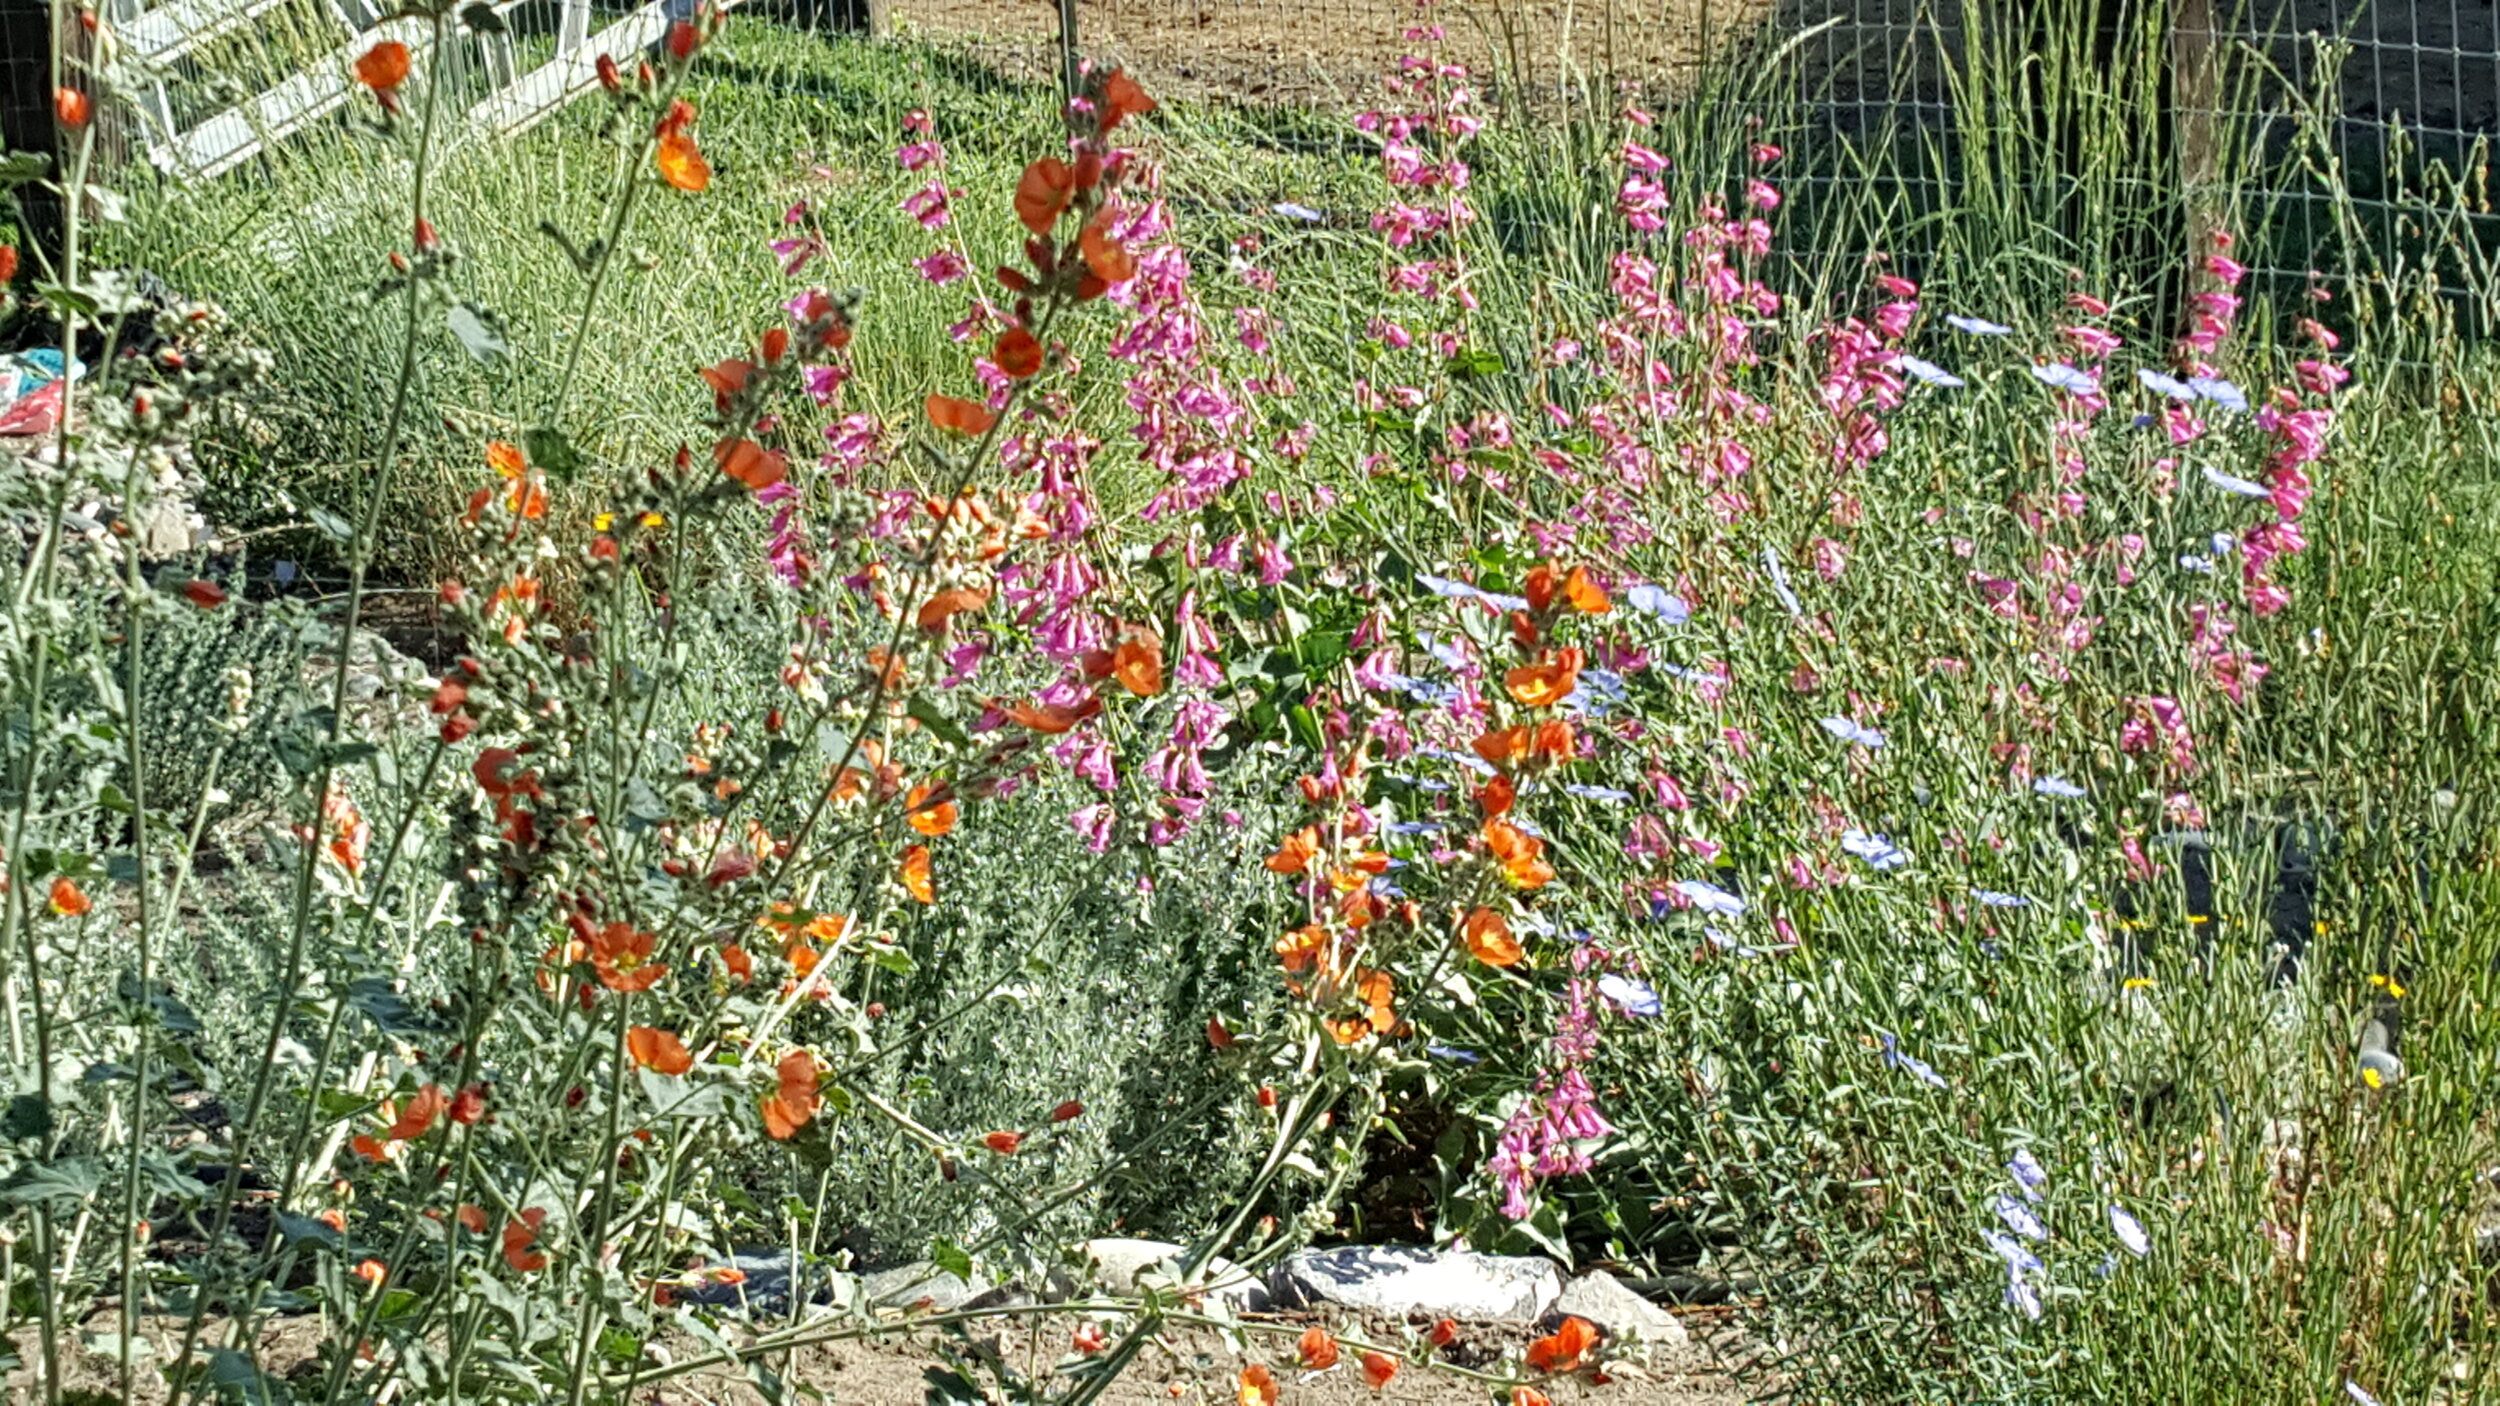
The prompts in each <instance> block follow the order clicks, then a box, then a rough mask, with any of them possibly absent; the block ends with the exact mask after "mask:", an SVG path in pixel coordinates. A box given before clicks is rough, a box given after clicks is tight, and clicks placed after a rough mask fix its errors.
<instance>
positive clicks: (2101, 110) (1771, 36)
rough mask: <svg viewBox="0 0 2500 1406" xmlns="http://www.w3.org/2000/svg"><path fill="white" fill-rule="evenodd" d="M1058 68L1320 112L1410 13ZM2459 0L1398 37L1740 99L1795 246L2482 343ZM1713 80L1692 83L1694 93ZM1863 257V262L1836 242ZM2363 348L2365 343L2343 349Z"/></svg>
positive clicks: (2015, 8) (1055, 16)
mask: <svg viewBox="0 0 2500 1406" xmlns="http://www.w3.org/2000/svg"><path fill="white" fill-rule="evenodd" d="M1073 9H1074V18H1075V22H1076V26H1077V38H1078V43H1079V45H1080V46H1081V47H1082V48H1083V49H1084V50H1085V51H1086V52H1088V53H1092V54H1097V55H1101V56H1104V57H1108V58H1114V59H1117V60H1119V61H1121V62H1124V63H1127V64H1129V65H1131V66H1132V67H1135V68H1137V69H1139V70H1140V71H1141V72H1143V73H1146V74H1148V75H1150V76H1151V78H1152V79H1153V80H1154V81H1155V82H1157V83H1159V84H1161V85H1162V86H1163V87H1164V88H1166V89H1168V90H1174V91H1179V92H1182V93H1186V94H1190V95H1192V96H1197V97H1203V98H1210V99H1215V100H1220V101H1227V102H1233V103H1241V104H1249V105H1257V106H1277V105H1321V106H1330V107H1345V106H1348V105H1358V104H1361V103H1363V102H1365V101H1367V100H1368V98H1369V96H1370V95H1371V94H1373V93H1375V92H1376V91H1377V90H1378V76H1379V75H1380V74H1382V73H1384V72H1386V71H1388V70H1389V69H1390V68H1391V67H1392V66H1393V65H1394V64H1396V63H1397V61H1398V59H1399V56H1400V55H1401V54H1404V53H1408V52H1411V51H1413V49H1414V48H1415V45H1413V44H1412V43H1410V42H1407V41H1406V40H1405V39H1403V38H1402V34H1403V32H1404V31H1405V30H1406V29H1408V28H1409V27H1410V26H1412V25H1414V24H1416V23H1418V22H1419V15H1423V14H1424V12H1422V11H1420V10H1419V7H1418V6H1416V5H1415V4H1414V3H1412V0H1081V3H1079V4H1077V5H1075V6H1074V7H1073ZM2495 15H2496V12H2495V9H2494V7H2493V6H2492V5H2491V4H2490V3H2489V0H2420V3H2401V2H2400V0H1715V3H1713V0H1445V3H1442V4H1440V5H1437V6H1434V7H1432V8H1431V10H1430V11H1429V14H1428V16H1425V17H1427V18H1429V19H1430V20H1431V21H1433V22H1435V23H1438V24H1440V25H1441V26H1443V27H1444V28H1445V29H1446V31H1447V39H1446V41H1445V42H1444V44H1443V46H1442V47H1443V49H1444V51H1445V52H1446V54H1447V56H1448V57H1450V58H1452V59H1454V60H1456V61H1458V62H1463V63H1466V64H1468V65H1469V67H1470V68H1471V69H1473V70H1474V71H1475V72H1476V73H1477V75H1478V76H1479V79H1480V80H1481V81H1482V83H1483V89H1484V94H1485V98H1486V100H1487V102H1488V104H1490V105H1494V106H1498V107H1509V108H1516V109H1524V110H1527V111H1530V112H1538V111H1554V112H1561V113H1571V112H1599V113H1602V112H1604V111H1606V110H1607V109H1608V107H1609V106H1610V104H1611V102H1612V100H1613V98H1614V96H1615V95H1616V94H1617V93H1620V92H1622V91H1625V90H1633V91H1637V92H1639V93H1641V94H1642V95H1644V96H1645V97H1646V98H1647V99H1648V100H1650V101H1652V102H1667V103H1672V102H1675V101H1679V100H1695V95H1701V96H1700V99H1699V100H1704V101H1714V102H1727V101H1743V102H1745V103H1747V104H1748V105H1749V106H1750V107H1751V108H1752V109H1753V115H1754V116H1755V117H1756V118H1757V120H1759V121H1760V122H1762V123H1763V124H1764V126H1765V128H1766V129H1767V130H1769V131H1771V132H1772V133H1775V134H1776V135H1777V137H1778V138H1779V140H1780V141H1781V143H1782V144H1783V145H1784V146H1785V147H1786V148H1787V149H1788V151H1789V153H1790V162H1789V165H1788V167H1787V170H1788V180H1789V182H1790V183H1791V184H1792V185H1793V186H1796V187H1798V188H1799V189H1801V190H1802V191H1804V192H1806V193H1807V195H1806V201H1807V203H1806V205H1805V206H1804V207H1802V208H1801V209H1800V210H1799V211H1798V214H1800V215H1801V216H1802V215H1807V214H1812V215H1814V216H1816V217H1817V218H1818V219H1819V220H1821V222H1822V226H1823V227H1821V228H1819V229H1817V230H1816V231H1815V233H1814V235H1813V238H1814V240H1815V242H1816V245H1817V252H1819V253H1821V254H1824V255H1830V254H1834V253H1839V252H1843V251H1848V252H1863V251H1857V250H1851V248H1850V246H1851V244H1852V241H1851V240H1850V238H1848V237H1847V234H1846V233H1845V231H1844V230H1843V229H1842V228H1840V227H1846V226H1851V225H1855V226H1857V227H1860V228H1862V229H1865V230H1867V231H1869V232H1872V231H1876V230H1880V231H1881V233H1882V235H1883V238H1884V241H1885V242H1886V243H1887V245H1888V246H1890V252H1892V253H1894V254H1896V255H1898V256H1901V257H1906V258H1916V257H1918V256H1919V254H1920V253H1921V252H1926V253H1930V254H1932V253H1935V252H1937V251H1938V250H1940V249H1941V248H1942V247H1943V246H1946V245H1950V244H1954V243H1957V242H1958V243H1961V244H1963V245H1969V244H1971V243H1974V242H1977V241H1982V240H1995V241H1998V242H2000V243H2003V244H2007V245H2009V246H2010V245H2013V244H2021V245H2023V246H2025V247H2037V246H2038V245H2039V243H2040V241H2041V240H2042V239H2043V238H2045V239H2046V240H2047V243H2048V245H2049V247H2051V248H2058V249H2064V250H2067V251H2068V252H2070V253H2071V254H2072V256H2073V257H2072V263H2073V265H2074V267H2075V268H2076V269H2077V270H2079V271H2082V272H2085V273H2088V274H2090V275H2092V276H2096V277H2098V276H2103V275H2107V276H2110V277H2113V278H2117V279H2120V280H2123V281H2125V282H2127V283H2129V284H2130V285H2132V286H2138V287H2143V288H2147V289H2153V290H2156V292H2157V293H2158V291H2159V290H2161V289H2163V288H2165V287H2166V288H2167V289H2168V291H2169V293H2170V294H2172V295H2175V294H2176V293H2177V292H2178V290H2179V286H2180V282H2181V280H2180V277H2179V275H2178V273H2177V272H2176V270H2177V269H2178V268H2181V267H2183V266H2184V265H2185V263H2186V262H2187V257H2188V255H2189V254H2190V253H2191V252H2193V250H2194V249H2195V248H2196V247H2197V245H2198V242H2199V241H2200V239H2201V238H2202V236H2203V235H2204V233H2205V231H2206V230H2208V229H2211V228H2219V227H2230V228H2233V229H2236V230H2238V231H2239V232H2240V233H2241V235H2242V236H2243V243H2242V245H2241V246H2240V252H2241V256H2242V259H2243V262H2245V263H2247V264H2249V265H2250V267H2251V268H2252V270H2253V271H2254V272H2255V273H2256V274H2257V275H2258V279H2259V282H2258V285H2257V286H2258V287H2260V288H2264V289H2270V290H2272V291H2274V292H2278V293H2286V294H2290V293H2297V292H2299V291H2302V290H2305V289H2307V288H2309V287H2311V286H2312V285H2318V284H2334V285H2338V286H2341V287H2344V288H2347V289H2351V290H2354V291H2357V292H2361V293H2364V294H2366V295H2367V296H2366V297H2365V298H2363V299H2362V300H2361V301H2360V302H2359V303H2358V304H2356V305H2355V307H2354V308H2353V309H2352V310H2351V311H2350V313H2349V314H2348V315H2349V316H2350V317H2353V318H2355V319H2358V320H2359V321H2360V322H2362V323H2364V324H2368V323H2369V322H2371V320H2372V319H2379V320H2381V321H2384V322H2388V323H2393V322H2396V321H2403V322H2406V323H2408V324H2413V325H2425V324H2427V325H2433V326H2435V327H2438V328H2440V329H2443V330H2444V329H2446V328H2449V327H2452V326H2456V325H2464V326H2467V327H2469V328H2471V329H2473V330H2477V331H2488V330H2489V329H2490V328H2491V327H2492V326H2493V325H2495V324H2500V274H2496V272H2495V269H2494V268H2493V265H2492V259H2491V253H2490V251H2491V250H2492V249H2493V247H2494V244H2495V235H2496V234H2500V231H2495V228H2494V226H2493V223H2492V221H2493V216H2492V213H2491V209H2490V193H2489V147H2490V143H2491V139H2492V137H2493V135H2494V134H2495V132H2496V131H2500V19H2496V18H2495ZM886 18H887V22H888V23H889V25H890V26H891V28H892V29H893V31H894V32H896V33H898V34H903V35H907V36H918V37H922V38H927V39H932V40H937V41H939V42H945V43H958V44H963V45H966V46H968V47H969V49H970V50H971V51H972V52H973V53H975V54H977V55H979V56H981V57H982V58H983V59H984V61H986V62H989V63H991V64H993V65H995V66H996V67H997V68H998V69H999V71H1000V72H1002V73H1003V74H1008V75H1013V76H1016V77H1021V78H1029V79H1032V80H1035V81H1045V80H1047V79H1048V78H1049V77H1050V75H1052V74H1053V73H1054V72H1055V71H1056V64H1057V62H1058V54H1059V42H1060V31H1059V26H1060V23H1061V7H1059V6H1056V5H1054V4H1052V3H1050V0H889V7H888V10H887V15H886ZM1714 71H1715V72H1718V73H1720V74H1722V75H1733V76H1734V77H1736V78H1739V79H1741V80H1742V81H1741V82H1739V83H1736V84H1732V85H1731V84H1729V83H1726V82H1721V83H1719V84H1715V85H1714V84H1712V83H1711V82H1709V81H1708V75H1709V74H1711V73H1712V72H1714ZM1859 242H1861V243H1862V242H1864V241H1859ZM2365 330H2366V327H2365Z"/></svg>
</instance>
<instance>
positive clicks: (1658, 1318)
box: [1547, 1271, 1692, 1344]
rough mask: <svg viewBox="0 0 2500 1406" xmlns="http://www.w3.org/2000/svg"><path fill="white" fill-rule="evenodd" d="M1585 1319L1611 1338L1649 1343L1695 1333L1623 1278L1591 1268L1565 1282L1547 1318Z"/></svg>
mask: <svg viewBox="0 0 2500 1406" xmlns="http://www.w3.org/2000/svg"><path fill="white" fill-rule="evenodd" d="M1565 1316H1568V1317H1573V1318H1585V1319H1587V1320H1588V1321H1590V1322H1591V1323H1594V1324H1596V1325H1597V1326H1598V1327H1600V1328H1603V1329H1605V1330H1606V1336H1607V1337H1609V1338H1638V1339H1640V1340H1641V1341H1642V1342H1646V1343H1667V1344H1681V1343H1686V1342H1690V1341H1691V1340H1692V1335H1691V1334H1689V1333H1686V1332H1685V1331H1684V1324H1683V1323H1682V1322H1681V1321H1679V1320H1678V1319H1677V1318H1676V1316H1675V1315H1674V1314H1672V1313H1669V1312H1667V1311H1666V1310H1665V1309H1663V1308H1660V1307H1659V1306H1658V1305H1656V1304H1654V1303H1651V1302H1650V1301H1649V1300H1647V1299H1645V1298H1642V1297H1641V1296H1640V1295H1638V1294H1636V1293H1633V1292H1632V1291H1631V1290H1630V1289H1627V1288H1625V1287H1624V1285H1623V1281H1622V1280H1620V1279H1617V1278H1615V1277H1614V1276H1613V1275H1611V1274H1607V1273H1605V1272H1603V1271H1592V1272H1590V1273H1587V1274H1583V1275H1581V1276H1580V1277H1579V1278H1577V1279H1574V1280H1572V1281H1571V1282H1570V1283H1568V1284H1565V1285H1563V1290H1562V1295H1561V1297H1560V1298H1558V1299H1556V1300H1555V1302H1554V1311H1553V1312H1552V1313H1550V1314H1548V1315H1547V1317H1549V1318H1552V1319H1555V1320H1558V1321H1559V1320H1560V1319H1562V1318H1563V1317H1565Z"/></svg>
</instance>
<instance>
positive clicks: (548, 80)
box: [469, 0, 668, 137]
mask: <svg viewBox="0 0 2500 1406" xmlns="http://www.w3.org/2000/svg"><path fill="white" fill-rule="evenodd" d="M667 32H668V0H651V3H650V4H648V5H645V6H643V7H642V8H641V9H639V10H636V11H634V12H633V13H632V14H629V15H626V16H624V17H623V18H621V19H619V20H617V21H616V22H615V23H613V24H610V25H609V26H608V27H607V28H605V29H602V30H600V31H599V32H598V33H596V34H593V35H591V36H589V37H588V38H586V39H584V40H582V41H581V44H580V46H579V47H577V48H575V49H574V50H573V51H572V52H571V53H569V54H559V55H558V56H557V57H556V58H555V59H554V60H553V61H551V62H548V63H544V64H541V65H539V66H538V67H537V68H535V69H532V70H531V71H530V72H528V73H526V74H524V75H522V77H521V79H520V81H518V82H516V83H514V84H513V85H512V86H510V87H508V88H506V89H504V90H503V91H502V92H500V93H497V94H495V95H494V96H493V97H490V98H488V99H486V100H485V101H484V102H481V103H479V104H478V105H477V106H475V107H473V108H470V109H469V121H471V122H472V123H475V124H476V125H478V126H480V127H483V128H485V129H486V130H488V131H490V132H492V133H494V134H495V135H497V136H502V137H508V136H512V135H514V134H516V133H519V132H525V131H528V130H529V129H530V128H531V127H533V126H536V125H537V124H538V123H539V122H541V121H544V120H545V119H546V118H548V117H551V116H553V115H554V114H555V112H556V111H557V110H558V109H559V108H561V107H563V106H564V104H565V102H566V100H568V99H570V98H571V97H572V96H573V95H574V94H576V93H580V92H584V91H586V90H588V89H589V88H590V87H592V86H593V85H595V84H596V83H598V81H599V56H600V55H602V54H605V55H607V56H608V57H610V58H613V59H615V60H616V62H617V65H618V66H619V67H621V68H625V69H627V70H631V69H632V67H633V64H634V60H636V59H638V58H640V57H641V56H642V50H643V48H644V47H645V46H647V45H649V44H652V43H655V42H657V41H658V40H659V38H660V36H661V35H663V34H665V33H667Z"/></svg>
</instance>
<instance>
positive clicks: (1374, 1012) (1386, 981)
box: [1354, 971, 1398, 1035]
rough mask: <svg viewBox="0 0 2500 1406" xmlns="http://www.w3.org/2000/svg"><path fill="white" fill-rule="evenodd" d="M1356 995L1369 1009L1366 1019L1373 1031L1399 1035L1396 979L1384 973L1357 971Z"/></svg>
mask: <svg viewBox="0 0 2500 1406" xmlns="http://www.w3.org/2000/svg"><path fill="white" fill-rule="evenodd" d="M1354 995H1355V999H1357V1000H1359V1001H1361V1002H1362V1003H1363V1004H1364V1005H1365V1006H1366V1007H1368V1008H1369V1009H1368V1011H1367V1013H1366V1015H1365V1019H1366V1020H1368V1021H1369V1022H1370V1023H1371V1028H1372V1029H1374V1030H1377V1031H1379V1032H1380V1033H1381V1034H1383V1035H1392V1034H1395V1033H1397V1028H1398V1011H1397V997H1398V982H1397V978H1396V977H1393V976H1391V975H1389V974H1388V973H1387V972H1384V971H1357V972H1356V973H1355V974H1354Z"/></svg>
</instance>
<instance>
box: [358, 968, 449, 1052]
mask: <svg viewBox="0 0 2500 1406" xmlns="http://www.w3.org/2000/svg"><path fill="white" fill-rule="evenodd" d="M347 1004H348V1005H349V1006H350V1007H351V1008H353V1009H354V1010H356V1011H358V1012H360V1013H361V1014H362V1015H363V1016H364V1017H365V1018H366V1019H367V1020H370V1021H372V1022H373V1024H374V1028H376V1029H378V1030H380V1031H381V1032H382V1033H383V1034H385V1035H389V1036H392V1037H393V1038H396V1039H421V1038H423V1037H425V1036H428V1035H432V1034H434V1033H435V1031H436V1029H437V1028H438V1027H437V1026H436V1024H435V1022H434V1021H433V1020H431V1019H429V1018H428V1017H427V1016H425V1015H424V1014H423V1013H421V1012H420V1011H418V1010H417V1008H416V1007H414V1006H412V1005H410V1004H408V998H407V997H405V996H402V995H400V994H399V993H398V992H397V991H394V990H392V989H391V984H390V983H389V982H388V981H385V980H383V979H382V978H380V977H365V978H363V979H361V980H358V981H352V982H349V983H348V985H347Z"/></svg>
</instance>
